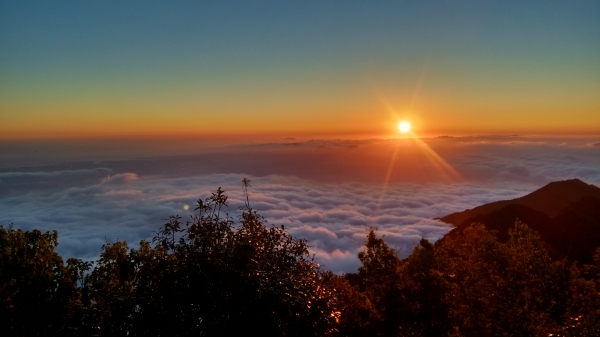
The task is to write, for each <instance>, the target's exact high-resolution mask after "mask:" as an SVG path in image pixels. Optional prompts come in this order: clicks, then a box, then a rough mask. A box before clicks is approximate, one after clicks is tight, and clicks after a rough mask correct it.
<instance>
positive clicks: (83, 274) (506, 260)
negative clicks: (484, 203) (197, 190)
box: [0, 180, 600, 336]
mask: <svg viewBox="0 0 600 337" xmlns="http://www.w3.org/2000/svg"><path fill="white" fill-rule="evenodd" d="M243 187H244V192H245V197H246V198H245V204H244V206H243V207H241V208H240V211H241V216H240V220H239V223H238V224H236V223H235V222H234V221H233V219H232V218H231V217H230V216H229V215H228V214H227V213H224V208H225V207H226V206H227V196H226V195H225V193H224V192H223V191H222V190H221V189H220V188H219V189H218V190H217V191H216V192H215V193H213V194H212V195H211V196H210V197H209V198H207V199H205V200H198V207H197V208H196V211H197V213H195V215H193V216H192V217H191V218H190V220H189V221H187V222H185V223H184V222H182V221H181V218H180V217H179V216H171V217H170V218H169V219H168V222H167V223H166V224H164V225H163V226H162V227H161V228H160V229H159V230H158V231H157V232H156V236H155V237H154V239H153V241H152V242H146V241H142V242H140V245H139V247H138V248H137V249H130V248H129V247H128V245H127V243H126V242H120V241H117V242H114V243H106V244H105V245H104V246H102V252H101V256H100V258H99V260H98V261H96V262H95V264H94V265H93V268H91V267H92V264H90V263H87V262H83V261H81V260H75V259H69V260H67V262H66V263H63V260H62V258H61V257H60V256H59V255H58V254H57V253H56V252H55V248H56V246H57V245H58V234H57V233H56V232H55V231H54V232H47V233H44V234H42V233H41V232H39V231H37V230H33V231H25V232H24V231H21V230H14V229H12V228H11V227H9V228H8V229H5V228H4V227H2V226H0V302H1V307H0V324H2V325H1V326H2V327H3V328H2V329H3V330H4V331H3V332H5V333H4V334H3V335H9V336H54V335H60V336H68V335H78V336H140V335H143V336H171V335H182V336H183V335H204V336H230V335H242V334H243V335H247V334H252V335H261V336H548V335H550V334H552V335H554V336H599V335H600V325H599V323H598V322H600V249H599V250H598V251H597V253H596V256H595V264H594V265H584V266H579V265H577V264H574V265H569V264H568V263H567V261H566V260H564V261H552V260H551V259H550V257H549V255H548V252H547V251H546V249H545V244H544V242H542V241H541V240H540V238H539V236H538V235H537V234H536V233H533V232H532V230H531V229H530V228H529V227H527V226H526V225H524V224H522V223H521V222H519V221H517V222H516V223H515V227H514V229H512V230H511V231H510V239H509V240H508V242H506V243H500V242H499V241H498V240H497V238H496V236H495V233H494V232H490V231H487V230H486V229H485V228H484V227H483V226H482V225H480V224H474V225H472V226H471V227H469V228H468V229H466V230H465V231H464V232H463V233H462V235H460V236H457V237H446V238H444V239H442V240H440V241H438V242H437V243H436V244H435V245H434V244H431V243H430V242H429V241H427V240H426V239H422V240H421V241H420V242H419V244H418V245H417V246H416V247H415V248H414V250H413V252H412V254H410V255H409V256H408V258H406V259H404V260H401V259H400V258H399V257H398V251H397V250H395V249H393V248H390V247H389V246H388V245H387V243H386V242H385V240H384V238H383V237H378V236H377V233H376V231H375V229H373V228H371V229H370V230H369V232H368V234H367V237H366V242H365V246H364V249H363V250H362V251H361V252H359V254H358V258H359V260H360V262H361V266H360V267H359V269H358V271H357V273H356V274H345V275H341V276H338V275H334V274H333V273H331V272H323V271H321V269H320V268H319V265H318V264H316V263H315V261H314V260H313V258H312V257H311V255H310V254H309V251H308V244H307V242H306V240H303V239H296V238H293V237H292V236H291V235H290V234H289V233H288V232H286V231H285V230H284V229H283V226H282V227H281V228H279V227H274V226H270V227H268V226H267V225H266V220H265V219H264V218H263V217H261V216H260V215H259V214H258V213H257V212H256V211H255V210H253V209H252V208H251V207H250V201H249V198H248V187H249V181H248V180H245V181H244V185H243Z"/></svg>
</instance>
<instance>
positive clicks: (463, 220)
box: [440, 179, 600, 263]
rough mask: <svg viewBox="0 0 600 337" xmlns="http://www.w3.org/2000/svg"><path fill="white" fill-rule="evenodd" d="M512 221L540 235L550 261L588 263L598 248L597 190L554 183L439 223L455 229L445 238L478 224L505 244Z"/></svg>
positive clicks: (573, 181) (599, 194)
mask: <svg viewBox="0 0 600 337" xmlns="http://www.w3.org/2000/svg"><path fill="white" fill-rule="evenodd" d="M516 219H519V220H521V221H522V222H524V223H526V224H527V225H529V227H531V228H532V229H533V230H534V231H536V232H538V233H539V234H540V237H541V238H542V240H544V241H545V242H546V244H547V248H548V251H549V252H550V255H551V256H552V257H554V258H563V257H565V256H566V257H568V258H569V259H570V260H573V261H579V262H581V263H591V262H592V256H593V254H594V250H595V249H596V248H597V247H599V246H600V188H598V187H596V186H594V185H590V184H586V183H584V182H583V181H581V180H578V179H571V180H565V181H558V182H553V183H550V184H548V185H546V186H544V187H542V188H540V189H539V190H537V191H535V192H532V193H530V194H528V195H526V196H524V197H521V198H517V199H513V200H502V201H497V202H493V203H489V204H485V205H482V206H479V207H475V208H473V209H469V210H465V211H462V212H457V213H453V214H450V215H447V216H445V217H443V218H441V219H440V220H442V221H444V222H446V223H450V224H453V225H455V226H457V228H455V229H453V230H452V231H450V233H448V235H449V236H456V235H459V234H460V233H462V231H463V230H464V229H465V228H467V227H468V226H469V225H471V224H472V223H474V222H478V223H482V224H484V225H485V227H486V228H487V229H490V230H495V231H497V232H498V239H499V240H500V241H502V242H505V241H507V240H508V238H509V236H508V229H509V228H513V227H514V223H515V220H516Z"/></svg>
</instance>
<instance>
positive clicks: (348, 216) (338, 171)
mask: <svg viewBox="0 0 600 337" xmlns="http://www.w3.org/2000/svg"><path fill="white" fill-rule="evenodd" d="M429 143H430V144H429V146H430V148H431V149H433V150H434V151H436V153H438V154H439V155H440V157H441V158H444V159H445V160H446V161H447V163H448V164H449V165H450V166H452V167H453V168H454V169H456V171H457V172H459V173H460V175H461V176H462V177H463V178H462V179H460V180H456V179H455V180H450V181H448V180H447V179H446V178H444V177H441V178H440V177H439V176H438V175H437V173H438V171H437V169H435V167H434V166H435V165H433V164H435V163H429V162H427V161H425V162H423V163H422V162H419V161H418V160H415V163H416V164H415V163H412V164H411V163H408V162H407V161H402V160H398V161H397V162H396V163H395V169H397V170H398V171H397V172H396V173H393V174H391V175H390V177H391V178H390V181H389V184H388V185H387V186H386V187H385V188H384V186H383V181H384V177H385V175H386V170H387V168H388V167H389V163H390V156H391V154H392V153H394V152H393V151H389V150H390V149H393V147H394V146H396V145H397V144H396V145H394V143H393V142H390V141H376V140H369V141H351V142H348V141H327V142H321V141H312V142H307V143H297V144H296V145H294V146H289V145H286V146H285V150H281V149H280V147H282V146H283V145H281V144H268V145H261V146H254V147H249V148H248V149H246V150H247V151H249V153H250V154H248V153H246V152H244V151H246V150H244V149H245V148H244V149H242V150H243V151H242V150H240V149H239V148H237V149H235V151H233V150H228V151H230V152H227V151H225V152H223V153H220V154H211V155H206V156H204V155H202V156H190V157H182V158H179V157H178V158H156V159H147V160H135V161H133V160H131V161H118V162H110V163H108V164H106V165H104V164H105V163H96V162H90V163H87V164H85V165H84V164H81V165H80V167H79V168H75V169H65V168H66V167H67V166H70V164H69V165H66V164H65V165H63V166H52V167H44V168H43V169H44V170H43V171H41V170H40V171H32V170H34V169H35V168H34V169H31V168H29V169H28V171H26V170H24V169H23V170H21V171H19V170H15V169H4V170H3V172H0V184H2V187H3V189H2V190H3V191H2V192H0V224H2V225H8V224H9V223H13V224H14V225H15V227H17V228H22V229H33V228H37V229H40V230H52V229H57V230H58V231H59V242H60V246H59V252H60V253H61V254H63V255H64V256H66V257H70V256H76V257H80V258H85V259H93V258H95V257H97V256H98V254H99V251H100V247H101V245H102V244H103V243H105V242H106V241H114V240H117V239H120V240H127V241H128V242H129V243H130V245H131V246H137V242H138V241H139V240H141V239H151V238H152V236H153V235H154V231H156V230H157V229H158V228H159V227H160V225H162V224H163V223H165V220H166V219H167V218H168V216H169V215H181V216H182V217H183V218H184V220H185V219H186V218H188V217H189V215H191V213H192V212H193V209H194V204H195V202H196V200H198V199H199V198H201V199H204V198H206V197H208V196H209V195H210V193H211V192H214V191H215V190H216V189H217V187H219V186H220V187H222V188H223V189H224V190H225V191H226V192H227V194H228V195H229V200H228V204H229V208H228V210H227V211H228V212H229V213H230V214H231V215H233V216H234V217H237V216H238V210H237V209H238V207H240V206H242V205H243V202H244V198H243V193H242V189H241V180H242V178H243V177H248V178H250V179H251V181H252V183H251V184H252V187H251V188H250V203H251V206H252V207H254V208H255V209H257V210H258V211H259V213H260V214H262V215H263V216H264V217H265V218H266V219H267V220H268V223H269V225H276V226H280V225H285V228H286V230H289V231H290V232H291V233H292V234H293V235H294V236H296V237H298V238H306V239H307V240H308V241H309V244H310V245H311V252H312V253H314V254H315V257H316V259H317V261H318V262H319V263H321V264H322V265H324V266H325V267H326V268H328V269H331V270H332V271H334V272H338V273H339V272H353V271H356V268H357V266H358V259H357V257H356V255H357V253H358V251H359V250H360V249H361V246H362V245H363V243H364V240H365V235H366V233H367V231H368V228H369V227H370V226H373V227H376V228H378V231H379V234H381V235H385V239H386V241H387V242H388V243H389V244H390V245H391V246H394V247H396V248H398V249H401V255H402V256H406V255H407V254H408V253H410V251H411V250H412V247H413V246H414V244H415V243H416V242H418V241H419V240H420V239H421V238H422V237H426V238H428V239H430V240H432V241H433V240H437V239H439V238H440V237H442V236H443V235H444V234H445V233H447V231H448V230H449V229H450V227H449V226H448V225H446V224H443V223H441V222H439V221H437V220H434V218H436V217H441V216H444V215H447V214H449V213H452V212H455V211H460V210H464V209H467V208H473V207H475V206H478V205H480V204H484V203H488V202H492V201H496V200H502V199H511V198H515V197H519V196H522V195H525V194H527V193H529V192H531V191H533V190H535V189H536V188H539V187H541V186H542V185H543V184H545V183H548V182H550V181H554V180H563V179H571V178H580V179H582V180H584V181H586V182H588V183H594V184H599V183H600V169H599V168H600V156H598V154H599V153H598V147H595V146H589V145H587V144H589V143H582V144H576V145H573V146H566V145H564V144H562V143H556V142H555V143H552V144H548V143H546V142H538V141H535V142H534V141H531V142H527V141H525V140H522V139H521V140H519V142H516V141H515V140H514V139H510V140H506V139H505V138H498V139H494V138H484V139H482V138H467V139H453V138H451V139H443V138H442V139H435V140H431V141H429ZM403 146H404V145H403ZM419 146H421V145H419ZM406 148H407V149H403V150H401V151H399V152H398V153H399V156H403V155H406V156H407V157H410V156H411V155H412V154H411V153H412V152H410V151H413V150H414V149H413V150H411V148H410V146H408V145H407V146H406ZM413 148H414V146H413ZM312 149H316V150H314V151H313V150H312ZM319 149H321V150H322V151H324V152H318V151H321V150H319ZM231 151H233V152H231ZM236 151H238V152H236ZM240 151H241V152H240ZM373 151H375V152H377V151H379V152H377V156H374V155H372V152H373ZM386 151H387V152H386ZM402 151H405V152H402ZM314 153H317V155H315V154H314ZM378 153H383V154H384V155H379V154H378ZM315 156H316V157H315ZM319 158H320V159H322V161H319V162H315V161H314V160H315V159H319ZM401 158H402V157H401ZM415 158H417V159H419V158H425V157H415ZM367 159H369V160H374V161H376V162H373V163H370V162H368V161H367ZM413 159H414V158H413ZM211 160H212V161H211ZM377 160H378V162H377ZM215 163H216V164H215ZM277 163H281V165H279V164H277ZM103 165H104V166H103ZM211 165H213V166H211ZM403 165H404V166H406V165H413V166H411V167H410V168H406V167H404V166H403ZM415 165H416V166H415ZM94 166H97V167H94ZM207 167H208V168H210V169H207ZM432 167H433V168H432ZM196 168H198V169H197V170H196ZM37 169H38V170H39V168H37ZM411 170H417V173H418V174H425V175H424V176H419V175H415V173H414V172H412V171H411ZM213 171H218V172H224V173H222V174H215V173H213ZM186 205H188V206H190V207H189V209H187V210H186V209H185V206H186Z"/></svg>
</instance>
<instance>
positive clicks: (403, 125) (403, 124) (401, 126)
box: [398, 122, 410, 133]
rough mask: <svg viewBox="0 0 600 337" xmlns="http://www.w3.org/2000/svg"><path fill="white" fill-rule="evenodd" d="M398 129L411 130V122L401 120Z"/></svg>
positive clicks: (401, 130) (402, 130) (403, 131)
mask: <svg viewBox="0 0 600 337" xmlns="http://www.w3.org/2000/svg"><path fill="white" fill-rule="evenodd" d="M398 129H399V130H400V132H402V133H405V132H408V131H409V130H410V123H409V122H400V124H398Z"/></svg>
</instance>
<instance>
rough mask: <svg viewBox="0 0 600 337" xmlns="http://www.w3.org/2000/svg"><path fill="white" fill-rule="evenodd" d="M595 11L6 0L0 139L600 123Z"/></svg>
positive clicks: (568, 130) (594, 6) (591, 7)
mask: <svg viewBox="0 0 600 337" xmlns="http://www.w3.org/2000/svg"><path fill="white" fill-rule="evenodd" d="M599 17H600V3H598V2H597V1H570V2H565V1H527V2H514V1H486V2H474V1H373V2H360V1H344V2H343V3H340V2H335V1H303V2H291V1H285V2H281V1H279V2H276V1H236V2H228V1H219V2H208V1H179V2H163V1H144V2H121V1H103V2H89V1H86V2H81V1H53V2H47V1H2V3H0V139H5V140H14V139H48V138H52V139H57V138H59V139H61V138H71V139H72V138H97V139H98V138H99V139H105V138H140V137H146V138H153V137H170V138H181V137H200V138H219V137H220V138H221V139H222V138H225V139H227V138H231V137H240V138H241V139H245V138H248V137H261V136H262V137H268V136H273V137H279V136H287V137H292V136H293V137H303V136H306V137H309V138H310V137H314V136H315V135H316V136H319V137H326V136H327V137H329V136H333V137H344V138H353V137H358V135H367V137H368V138H369V137H390V136H394V134H395V131H396V125H397V123H398V122H399V121H400V120H408V121H410V122H411V124H412V128H413V131H415V132H418V133H419V135H421V136H423V135H427V136H435V135H444V134H449V135H469V134H471V135H472V134H490V133H493V134H498V133H500V134H512V133H530V134H531V133H534V134H561V135H565V134H568V135H574V134H577V135H578V134H587V135H590V134H598V133H599V132H600V113H599V111H600V95H598V93H599V92H600V63H599V62H597V61H598V58H599V57H600V20H598V18H599ZM363 137H364V136H363Z"/></svg>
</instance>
